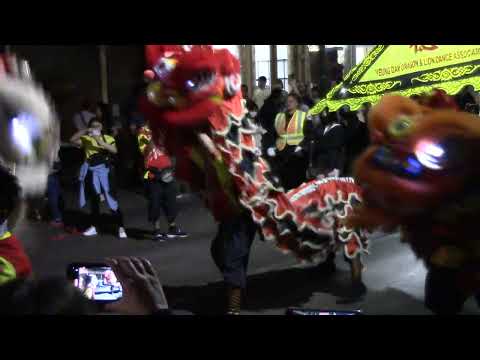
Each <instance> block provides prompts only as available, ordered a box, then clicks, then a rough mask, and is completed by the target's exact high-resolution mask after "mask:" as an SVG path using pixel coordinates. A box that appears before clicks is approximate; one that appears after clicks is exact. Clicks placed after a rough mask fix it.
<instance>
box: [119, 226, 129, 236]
mask: <svg viewBox="0 0 480 360" xmlns="http://www.w3.org/2000/svg"><path fill="white" fill-rule="evenodd" d="M118 237H119V238H120V239H126V238H127V237H128V236H127V233H126V232H125V229H124V228H123V227H121V228H120V229H118Z"/></svg>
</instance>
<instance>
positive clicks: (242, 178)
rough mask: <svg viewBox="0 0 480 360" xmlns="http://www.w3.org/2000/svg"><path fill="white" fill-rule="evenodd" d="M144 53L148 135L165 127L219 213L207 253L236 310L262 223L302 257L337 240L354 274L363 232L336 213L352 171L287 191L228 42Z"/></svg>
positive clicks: (344, 209)
mask: <svg viewBox="0 0 480 360" xmlns="http://www.w3.org/2000/svg"><path fill="white" fill-rule="evenodd" d="M146 55H147V61H148V63H149V66H150V69H149V70H147V71H146V72H145V76H146V78H148V79H150V81H151V83H150V85H149V87H148V90H147V96H146V97H145V98H144V99H142V101H141V107H142V109H143V113H144V114H145V115H146V118H147V120H148V121H149V123H150V128H151V129H152V132H153V134H154V138H158V133H159V132H161V133H163V134H165V138H166V142H165V147H166V149H167V151H168V153H170V154H172V155H174V156H175V157H176V160H177V162H176V176H178V177H179V178H181V179H182V180H184V181H186V182H187V183H189V184H190V186H191V187H192V188H193V189H195V190H198V191H200V192H201V193H203V194H204V196H205V200H206V203H207V207H208V208H209V209H210V210H211V211H212V213H213V215H214V217H215V219H216V220H217V221H218V222H219V232H218V234H217V236H216V238H215V240H214V242H213V244H212V256H213V259H214V261H215V263H216V265H217V266H218V268H219V269H220V270H221V272H222V273H223V277H224V279H225V282H226V284H227V285H228V287H229V304H228V312H229V313H233V314H236V313H239V311H240V303H241V301H240V300H241V296H240V294H241V291H242V290H243V289H244V288H245V286H246V272H247V265H248V258H249V252H250V246H251V243H252V241H253V238H254V237H255V234H256V233H257V231H258V230H260V232H261V234H262V236H263V238H264V239H266V240H268V241H273V242H274V243H275V244H276V245H277V247H278V248H280V249H281V250H282V251H285V252H291V253H293V254H294V255H295V256H296V257H297V258H298V259H299V260H301V261H312V262H316V263H322V262H324V261H326V260H327V258H331V257H332V256H331V255H332V254H334V253H335V251H336V250H337V249H338V248H342V249H344V254H345V256H346V257H347V258H348V259H349V260H351V261H352V263H356V264H357V266H356V267H355V269H356V270H355V271H353V270H352V271H353V272H354V273H355V276H356V278H357V281H360V280H359V277H360V268H361V265H358V264H359V261H360V260H359V259H360V255H361V254H362V253H365V252H366V250H367V245H368V243H367V239H366V237H365V236H364V234H363V232H362V231H361V230H359V229H354V228H347V227H345V226H344V225H343V224H342V221H341V219H342V218H345V217H346V216H347V215H348V214H350V213H351V212H352V211H353V207H354V206H355V205H356V204H358V203H360V202H361V191H360V188H359V187H358V186H357V185H356V184H355V182H354V181H353V179H351V178H330V179H327V180H320V181H312V182H310V183H307V184H303V185H302V186H300V187H299V188H298V189H294V190H292V191H290V192H288V193H285V192H284V191H283V190H282V189H280V188H279V186H278V184H277V183H276V181H275V177H274V176H273V174H272V173H271V171H270V167H269V165H268V163H267V162H266V161H265V160H264V159H263V158H262V156H261V151H260V148H259V146H258V144H257V143H256V142H255V137H254V134H255V132H256V125H255V124H253V123H252V122H251V121H250V120H249V119H248V118H247V117H246V116H245V115H246V109H245V107H244V105H243V101H242V96H241V92H240V85H241V83H240V63H239V61H238V60H237V59H236V58H235V57H234V56H233V55H232V54H230V52H229V51H228V50H224V49H222V50H216V49H213V48H212V47H211V46H200V45H194V46H192V47H184V46H180V45H151V46H147V48H146ZM155 134H157V135H155ZM362 285H363V284H362Z"/></svg>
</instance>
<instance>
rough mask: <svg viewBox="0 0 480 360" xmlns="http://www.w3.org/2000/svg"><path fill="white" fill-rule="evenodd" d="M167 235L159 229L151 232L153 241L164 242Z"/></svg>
mask: <svg viewBox="0 0 480 360" xmlns="http://www.w3.org/2000/svg"><path fill="white" fill-rule="evenodd" d="M166 238H167V236H166V235H165V234H164V233H162V232H161V231H160V230H155V231H154V232H153V240H154V241H159V242H164V241H165V240H166Z"/></svg>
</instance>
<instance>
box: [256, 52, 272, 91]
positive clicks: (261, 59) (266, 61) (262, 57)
mask: <svg viewBox="0 0 480 360" xmlns="http://www.w3.org/2000/svg"><path fill="white" fill-rule="evenodd" d="M254 49H255V80H256V79H258V78H259V77H260V76H265V77H266V78H267V86H270V83H271V76H270V45H255V48H254ZM255 85H256V84H255Z"/></svg>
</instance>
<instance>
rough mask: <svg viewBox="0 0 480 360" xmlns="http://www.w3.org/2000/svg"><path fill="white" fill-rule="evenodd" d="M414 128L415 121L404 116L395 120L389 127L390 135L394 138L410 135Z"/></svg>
mask: <svg viewBox="0 0 480 360" xmlns="http://www.w3.org/2000/svg"><path fill="white" fill-rule="evenodd" d="M412 127H413V121H412V119H411V118H410V117H408V116H402V117H400V118H398V119H397V120H395V121H394V122H393V123H392V124H391V125H390V127H389V129H388V130H389V133H390V135H392V136H394V137H401V136H405V135H406V134H408V133H409V132H410V131H411V129H412Z"/></svg>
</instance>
